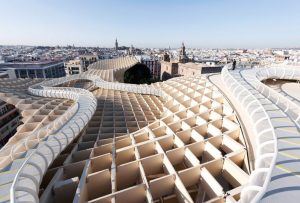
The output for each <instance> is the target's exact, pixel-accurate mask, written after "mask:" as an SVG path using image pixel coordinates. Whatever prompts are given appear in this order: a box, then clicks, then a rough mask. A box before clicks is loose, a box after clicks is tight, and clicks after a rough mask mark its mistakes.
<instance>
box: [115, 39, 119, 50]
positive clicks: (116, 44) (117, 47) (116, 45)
mask: <svg viewBox="0 0 300 203" xmlns="http://www.w3.org/2000/svg"><path fill="white" fill-rule="evenodd" d="M115 49H116V50H118V49H119V46H118V39H117V38H116V42H115Z"/></svg>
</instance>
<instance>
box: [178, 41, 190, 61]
mask: <svg viewBox="0 0 300 203" xmlns="http://www.w3.org/2000/svg"><path fill="white" fill-rule="evenodd" d="M178 61H179V63H187V62H189V58H188V56H187V55H186V52H185V46H184V43H183V42H182V46H181V50H180V54H179V59H178Z"/></svg>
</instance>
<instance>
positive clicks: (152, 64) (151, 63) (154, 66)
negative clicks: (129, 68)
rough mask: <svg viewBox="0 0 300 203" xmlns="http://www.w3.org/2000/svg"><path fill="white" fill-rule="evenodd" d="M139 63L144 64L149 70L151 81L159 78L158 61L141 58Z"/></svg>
mask: <svg viewBox="0 0 300 203" xmlns="http://www.w3.org/2000/svg"><path fill="white" fill-rule="evenodd" d="M141 63H143V64H145V65H146V66H147V67H148V68H149V69H150V72H151V75H152V78H153V79H159V78H160V68H161V64H160V61H159V60H158V59H151V58H142V60H141Z"/></svg>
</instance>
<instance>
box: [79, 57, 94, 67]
mask: <svg viewBox="0 0 300 203" xmlns="http://www.w3.org/2000/svg"><path fill="white" fill-rule="evenodd" d="M79 59H80V60H81V61H82V65H83V66H84V67H85V68H87V67H88V66H89V65H91V64H92V63H95V62H96V61H98V60H99V58H98V56H97V55H94V54H85V55H81V56H79Z"/></svg>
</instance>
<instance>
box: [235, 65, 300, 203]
mask: <svg viewBox="0 0 300 203" xmlns="http://www.w3.org/2000/svg"><path fill="white" fill-rule="evenodd" d="M230 72H231V75H232V76H233V77H234V78H235V79H236V80H237V81H238V82H239V83H240V84H241V85H242V86H244V87H246V88H247V89H248V90H250V92H251V93H252V94H253V95H254V96H255V97H256V98H257V99H258V100H259V101H260V103H261V104H262V106H263V108H264V109H265V111H266V112H267V114H268V116H269V118H270V120H271V123H272V125H273V127H274V132H275V135H276V137H277V142H278V146H277V147H278V155H277V158H276V164H275V167H274V169H273V170H272V173H271V181H270V183H269V184H268V187H267V190H266V193H265V194H264V196H263V198H262V199H261V202H289V203H292V202H299V198H300V129H299V126H298V125H297V123H296V122H295V121H294V120H293V119H292V118H291V117H290V116H289V115H288V113H286V112H284V111H283V110H282V109H280V108H279V107H278V106H277V105H276V104H274V103H273V102H272V101H271V100H269V99H268V98H266V97H265V96H264V95H263V94H261V93H260V92H259V91H258V90H256V88H255V87H254V86H253V85H252V84H251V80H250V79H249V78H248V77H247V74H246V73H247V72H248V74H249V70H241V69H236V70H235V71H230ZM296 104H297V105H298V103H296ZM283 193H285V194H283Z"/></svg>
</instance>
